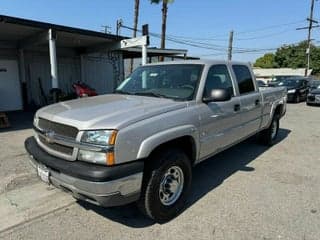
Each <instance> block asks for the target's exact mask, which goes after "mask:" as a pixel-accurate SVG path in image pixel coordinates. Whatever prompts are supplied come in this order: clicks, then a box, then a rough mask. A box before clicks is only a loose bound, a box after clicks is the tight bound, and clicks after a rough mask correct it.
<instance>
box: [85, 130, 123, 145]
mask: <svg viewBox="0 0 320 240" xmlns="http://www.w3.org/2000/svg"><path fill="white" fill-rule="evenodd" d="M116 135H117V132H116V131H114V130H99V131H85V132H84V133H83V135H82V138H81V142H85V143H92V144H97V145H103V146H106V145H114V144H115V141H116Z"/></svg>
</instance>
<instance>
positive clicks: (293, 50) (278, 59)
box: [254, 41, 320, 74]
mask: <svg viewBox="0 0 320 240" xmlns="http://www.w3.org/2000/svg"><path fill="white" fill-rule="evenodd" d="M307 46H308V42H307V41H302V42H300V43H298V44H290V45H284V46H282V47H280V48H278V49H277V51H276V52H275V53H274V54H273V53H267V54H265V55H264V56H263V57H261V58H258V59H257V60H256V62H255V64H254V66H255V67H263V68H270V67H277V68H305V67H306V49H307ZM310 50H311V55H310V68H311V69H313V72H312V73H313V74H317V73H320V47H317V46H315V45H313V44H311V46H310Z"/></svg>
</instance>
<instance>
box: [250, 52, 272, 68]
mask: <svg viewBox="0 0 320 240" xmlns="http://www.w3.org/2000/svg"><path fill="white" fill-rule="evenodd" d="M253 66H254V67H261V68H276V67H278V64H277V63H276V62H275V55H274V54H273V53H266V54H265V55H263V56H262V57H260V58H258V59H257V60H256V62H255V63H254V65H253Z"/></svg>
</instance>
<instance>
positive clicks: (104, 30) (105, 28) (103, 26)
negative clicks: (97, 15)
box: [101, 25, 112, 34]
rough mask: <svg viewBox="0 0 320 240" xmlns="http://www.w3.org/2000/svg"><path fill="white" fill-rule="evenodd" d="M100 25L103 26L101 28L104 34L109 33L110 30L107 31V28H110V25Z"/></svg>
mask: <svg viewBox="0 0 320 240" xmlns="http://www.w3.org/2000/svg"><path fill="white" fill-rule="evenodd" d="M101 27H102V28H104V29H103V30H102V32H104V33H105V34H108V33H111V32H110V31H108V29H110V30H111V29H112V27H110V26H108V25H102V26H101Z"/></svg>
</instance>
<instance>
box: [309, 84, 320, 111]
mask: <svg viewBox="0 0 320 240" xmlns="http://www.w3.org/2000/svg"><path fill="white" fill-rule="evenodd" d="M308 87H309V90H308V96H307V101H306V103H307V105H320V80H313V81H310V82H309V84H308Z"/></svg>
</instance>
